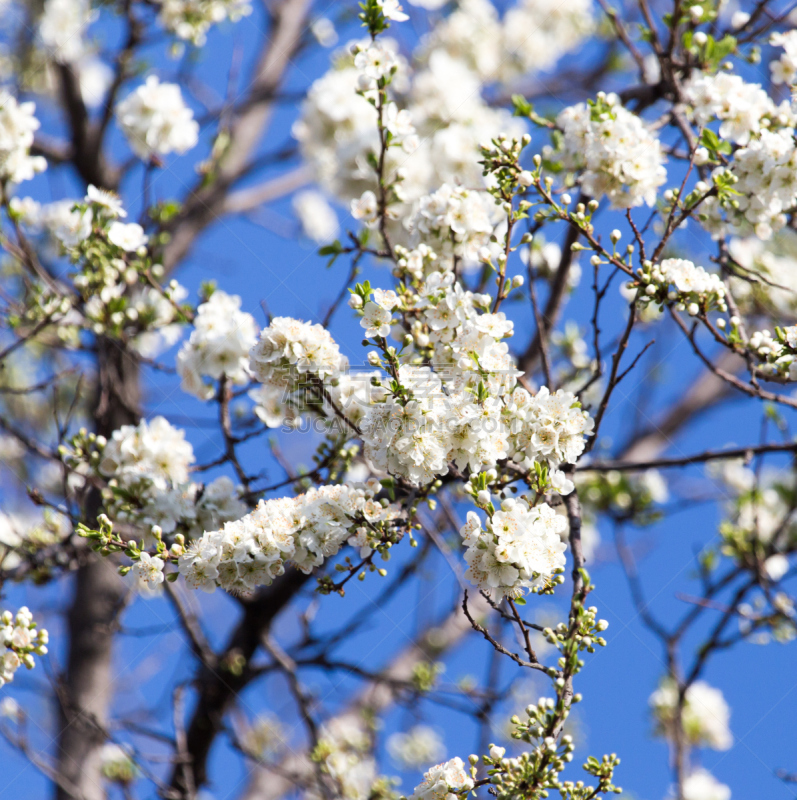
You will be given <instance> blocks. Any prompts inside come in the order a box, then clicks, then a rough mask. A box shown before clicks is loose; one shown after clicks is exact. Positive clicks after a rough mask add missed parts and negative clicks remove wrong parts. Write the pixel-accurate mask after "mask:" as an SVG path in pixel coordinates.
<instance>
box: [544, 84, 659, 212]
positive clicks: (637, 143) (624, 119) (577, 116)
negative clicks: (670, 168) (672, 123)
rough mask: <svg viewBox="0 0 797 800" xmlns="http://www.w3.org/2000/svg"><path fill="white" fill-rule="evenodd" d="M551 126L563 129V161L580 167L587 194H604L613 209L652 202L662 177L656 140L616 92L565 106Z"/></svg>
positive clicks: (572, 166)
mask: <svg viewBox="0 0 797 800" xmlns="http://www.w3.org/2000/svg"><path fill="white" fill-rule="evenodd" d="M556 125H557V127H558V128H560V129H561V130H562V132H563V134H564V151H563V163H564V165H565V166H566V167H567V168H568V169H575V170H583V173H582V175H581V185H582V187H583V189H584V191H585V192H586V193H587V194H588V195H590V196H591V197H595V198H600V197H602V196H603V195H606V196H607V197H608V198H609V200H610V201H611V203H612V206H613V207H614V208H633V207H635V206H639V205H642V204H643V203H645V204H647V205H649V206H652V205H653V204H654V203H655V201H656V194H657V190H658V188H659V186H661V185H662V184H663V183H664V182H665V181H666V179H667V171H666V170H665V168H664V153H663V152H662V149H661V143H660V142H659V140H658V139H656V138H655V137H654V136H653V134H652V133H651V132H650V131H649V130H648V128H647V127H646V125H645V123H644V122H643V121H642V120H641V119H640V118H639V117H638V116H636V114H633V113H632V112H630V111H628V110H627V109H625V108H624V107H623V106H621V105H620V102H619V98H618V97H617V95H614V94H609V95H603V96H602V97H601V96H599V98H598V102H597V103H596V104H595V105H593V106H589V105H587V104H586V103H579V104H578V105H575V106H570V107H569V108H566V109H565V110H564V111H562V112H561V113H560V114H559V116H558V117H557V118H556Z"/></svg>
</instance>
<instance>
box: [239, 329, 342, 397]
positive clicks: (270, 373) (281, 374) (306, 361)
mask: <svg viewBox="0 0 797 800" xmlns="http://www.w3.org/2000/svg"><path fill="white" fill-rule="evenodd" d="M344 365H345V360H344V358H343V356H341V354H340V348H339V347H338V345H337V344H336V343H335V340H334V339H333V338H332V335H331V334H330V333H329V331H327V330H326V329H325V328H324V327H323V326H321V325H318V324H312V323H309V322H302V321H301V320H298V319H293V318H292V317H274V319H272V320H271V324H270V325H269V326H268V327H267V328H264V329H263V330H262V331H260V339H259V340H258V341H257V342H256V343H255V345H254V346H253V347H252V349H251V351H250V353H249V368H250V370H251V371H252V374H253V375H254V376H255V378H256V379H257V380H258V381H260V382H261V383H264V384H269V385H271V386H280V387H287V386H290V385H292V384H293V383H294V382H295V381H296V380H297V378H298V376H300V375H301V374H311V375H313V376H316V377H318V378H324V377H328V376H331V375H334V374H336V373H337V372H339V371H340V369H341V367H342V366H344Z"/></svg>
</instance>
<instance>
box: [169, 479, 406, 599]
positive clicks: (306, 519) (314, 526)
mask: <svg viewBox="0 0 797 800" xmlns="http://www.w3.org/2000/svg"><path fill="white" fill-rule="evenodd" d="M380 489H381V485H380V484H379V482H378V481H374V482H371V483H369V484H366V485H364V486H347V485H338V486H321V487H319V488H317V489H315V488H314V489H310V490H309V491H308V492H306V493H305V494H302V495H298V496H297V497H293V498H290V497H284V498H278V499H275V500H261V501H260V503H259V504H258V506H257V508H256V509H255V510H254V511H253V512H251V513H250V514H247V515H246V516H244V517H243V518H241V519H239V520H237V521H234V522H227V523H226V524H225V525H224V527H223V528H222V529H221V530H217V531H211V532H209V533H205V534H203V536H202V537H200V538H199V539H197V540H195V541H193V542H192V543H191V544H190V546H189V547H188V548H187V550H186V552H185V554H184V555H182V556H181V557H180V560H179V570H180V573H181V574H182V575H183V577H184V578H185V580H186V583H187V584H188V585H189V586H190V587H192V588H194V589H202V590H203V591H208V592H210V591H213V590H214V589H215V588H216V586H221V587H222V588H224V589H227V590H232V591H238V592H249V591H252V590H253V589H255V588H256V587H257V586H262V585H268V584H270V583H271V582H272V580H273V579H274V578H276V577H278V576H279V575H281V574H282V573H283V572H284V571H285V565H286V564H287V563H289V562H290V563H292V564H293V565H294V566H296V567H297V568H298V569H300V570H302V571H303V572H305V573H310V572H312V570H313V569H314V568H315V567H318V566H320V565H321V564H322V563H323V562H324V560H325V559H326V558H330V557H331V556H333V555H335V553H337V552H338V550H339V549H340V548H341V547H342V546H343V545H344V544H345V543H346V542H347V541H349V542H350V543H352V542H354V543H356V546H358V547H361V548H362V547H367V546H368V544H369V543H370V544H371V545H373V544H375V541H374V539H373V538H371V537H373V536H377V537H378V535H379V534H378V531H379V529H380V528H381V527H382V526H383V525H387V524H389V523H390V522H391V521H392V520H394V519H395V518H396V517H397V516H398V511H397V509H396V507H394V506H389V505H388V506H383V505H381V504H380V503H378V502H376V501H375V500H374V495H375V493H376V492H378V491H379V490H380ZM365 524H367V525H368V530H369V533H368V534H367V535H366V538H365V541H363V540H362V539H361V538H360V537H359V535H358V533H357V532H358V530H360V529H363V525H365ZM375 531H376V532H377V533H374V532H375Z"/></svg>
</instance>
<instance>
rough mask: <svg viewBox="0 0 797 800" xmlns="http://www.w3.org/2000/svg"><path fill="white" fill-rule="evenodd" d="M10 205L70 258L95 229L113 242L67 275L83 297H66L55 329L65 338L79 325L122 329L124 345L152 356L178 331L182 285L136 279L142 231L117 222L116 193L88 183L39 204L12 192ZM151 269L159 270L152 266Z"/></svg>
mask: <svg viewBox="0 0 797 800" xmlns="http://www.w3.org/2000/svg"><path fill="white" fill-rule="evenodd" d="M11 207H12V210H13V211H14V212H15V213H16V214H18V215H19V216H20V221H21V222H22V223H23V224H24V225H25V226H26V227H27V228H29V229H31V230H33V231H39V230H44V231H46V232H47V233H49V234H50V235H51V236H52V237H53V238H54V239H56V240H57V241H58V243H59V245H60V247H59V250H60V249H61V248H63V249H64V250H66V251H67V253H68V254H69V255H73V256H74V257H75V260H80V259H82V254H81V253H80V252H77V253H70V251H71V250H72V248H77V247H78V246H79V245H80V244H81V242H83V241H85V240H86V239H88V237H89V236H91V235H92V232H93V231H95V230H96V232H97V236H98V237H101V238H102V239H104V240H105V241H106V242H107V243H108V244H111V245H113V248H116V250H114V251H113V252H111V253H110V254H109V255H110V257H109V258H103V259H99V260H86V261H84V262H82V268H81V270H80V272H78V273H77V274H76V275H75V276H74V277H73V282H74V285H75V287H76V288H77V289H78V290H79V291H80V293H81V295H82V297H83V303H82V305H81V304H79V303H78V301H77V299H76V298H74V297H71V298H69V300H68V306H69V308H68V312H69V313H68V314H66V315H65V317H64V319H63V322H62V323H61V324H60V325H59V328H58V333H59V336H60V337H61V339H62V340H63V341H65V342H70V343H71V342H75V343H76V342H77V339H78V335H79V331H80V329H81V328H85V329H87V330H91V331H92V332H93V333H95V334H102V333H105V332H107V331H109V330H111V331H113V332H114V333H116V334H120V335H121V334H124V337H125V338H126V340H127V342H128V344H129V346H131V347H132V348H133V349H135V350H136V351H137V352H138V353H140V354H141V355H142V356H144V357H145V358H154V357H155V356H156V355H158V353H159V352H161V351H162V350H163V349H164V348H166V347H170V346H171V345H173V344H174V343H175V342H176V341H177V340H178V339H179V338H180V334H181V331H182V324H181V322H179V321H175V320H177V319H178V316H179V313H178V309H177V304H178V303H179V301H180V300H182V299H183V298H184V297H185V296H186V290H185V289H184V288H183V287H182V286H180V285H179V284H178V283H177V281H174V280H172V281H171V282H170V283H169V286H168V287H167V288H164V289H156V288H155V287H153V286H149V285H144V284H143V283H141V282H140V281H139V272H138V270H137V268H136V263H135V259H134V256H137V255H140V254H142V253H143V254H146V251H145V250H142V248H146V243H147V240H148V237H147V236H146V234H145V233H144V230H143V228H142V227H141V226H140V225H138V224H137V223H134V222H133V223H123V222H119V221H118V219H117V218H118V217H126V216H127V213H126V212H125V210H124V208H123V207H122V203H121V200H120V199H119V197H118V196H117V195H115V194H113V193H112V192H107V191H104V190H102V189H97V188H96V187H95V186H92V185H89V187H88V192H87V194H86V197H85V198H84V199H83V200H59V201H57V202H55V203H49V204H47V205H44V206H40V205H39V204H38V203H37V202H35V201H34V200H33V199H32V198H30V197H25V198H21V199H20V198H13V199H12V203H11ZM151 269H152V273H153V274H155V275H158V274H159V273H161V271H162V267H161V266H160V265H157V264H156V265H153V266H152V268H151Z"/></svg>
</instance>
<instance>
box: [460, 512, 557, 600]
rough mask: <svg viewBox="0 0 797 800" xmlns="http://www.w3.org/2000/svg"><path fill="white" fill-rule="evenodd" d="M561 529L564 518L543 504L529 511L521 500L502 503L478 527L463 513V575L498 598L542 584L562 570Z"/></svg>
mask: <svg viewBox="0 0 797 800" xmlns="http://www.w3.org/2000/svg"><path fill="white" fill-rule="evenodd" d="M566 528H567V520H566V519H565V518H564V517H563V516H561V515H560V514H557V513H556V511H554V509H552V508H551V507H550V506H549V505H548V504H547V503H541V504H540V505H537V506H532V507H531V508H530V507H529V506H528V504H527V503H526V501H525V500H514V499H507V500H504V501H503V502H502V503H501V510H500V511H496V512H495V513H494V514H492V516H491V517H490V518H489V519H488V520H487V521H486V522H485V524H484V527H482V523H481V520H480V519H479V515H478V514H476V513H475V512H474V511H469V512H468V521H467V522H466V523H465V525H464V526H463V527H462V529H461V530H460V532H459V534H460V536H461V537H462V541H463V543H464V544H465V546H466V548H467V549H466V551H465V561H466V562H467V563H468V571H467V572H466V573H465V577H466V578H468V580H470V581H471V582H472V583H473V584H475V585H476V586H478V587H479V588H480V589H482V590H484V591H493V590H494V591H495V592H496V593H497V594H498V595H499V596H504V595H506V596H509V597H519V596H520V595H522V594H524V589H528V588H539V587H540V586H544V585H545V584H546V583H547V582H548V581H549V580H550V578H551V577H552V576H553V574H554V573H555V572H557V571H558V570H561V569H563V568H564V566H565V556H564V552H565V550H566V549H567V545H566V544H565V543H564V542H563V541H562V539H561V537H560V534H562V533H563V532H564V531H565V529H566Z"/></svg>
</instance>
